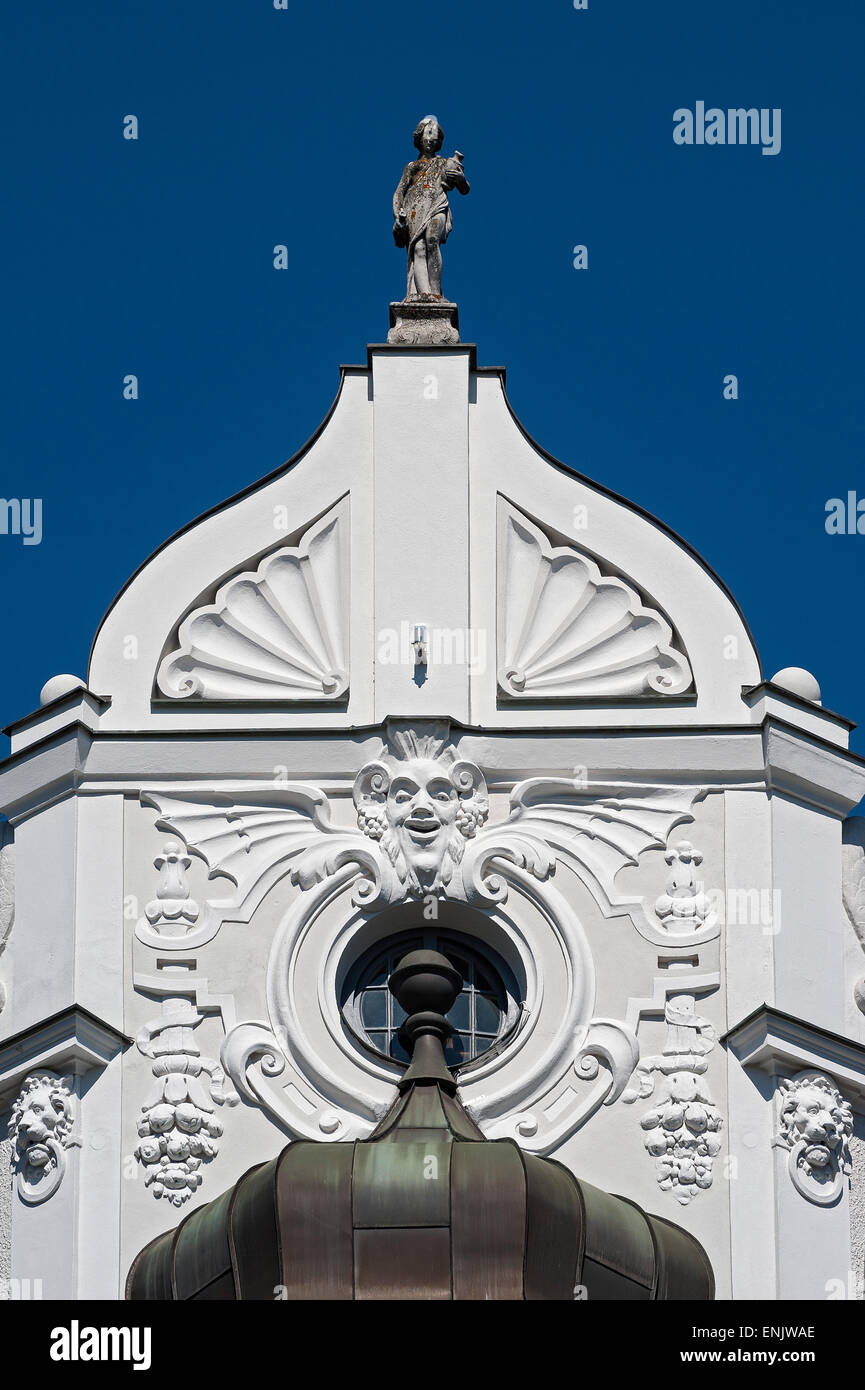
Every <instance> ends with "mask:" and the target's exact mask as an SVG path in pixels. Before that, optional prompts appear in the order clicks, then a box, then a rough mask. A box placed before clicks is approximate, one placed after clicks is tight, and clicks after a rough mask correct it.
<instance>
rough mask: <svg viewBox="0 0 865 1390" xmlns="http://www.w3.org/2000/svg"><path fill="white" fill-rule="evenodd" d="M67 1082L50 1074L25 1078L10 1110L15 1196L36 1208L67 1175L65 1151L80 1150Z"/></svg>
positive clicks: (39, 1073)
mask: <svg viewBox="0 0 865 1390" xmlns="http://www.w3.org/2000/svg"><path fill="white" fill-rule="evenodd" d="M74 1123H75V1115H74V1110H73V1100H72V1090H71V1087H70V1083H69V1080H68V1078H61V1077H59V1076H55V1075H53V1074H52V1073H50V1072H38V1073H37V1074H35V1075H33V1076H28V1077H27V1078H26V1079H25V1081H24V1084H23V1086H22V1087H21V1090H20V1091H19V1093H18V1097H17V1099H16V1101H15V1103H14V1105H13V1106H12V1113H11V1116H10V1121H9V1136H10V1138H11V1139H12V1141H13V1151H12V1161H13V1164H14V1166H15V1169H16V1172H17V1186H18V1194H19V1196H20V1197H21V1200H22V1201H23V1202H27V1203H28V1204H29V1205H31V1206H35V1205H36V1204H37V1203H39V1202H44V1201H45V1200H46V1199H47V1198H48V1197H51V1196H52V1195H53V1194H54V1193H55V1192H56V1191H57V1189H58V1187H59V1186H60V1184H61V1182H62V1181H63V1176H64V1174H65V1172H66V1150H67V1149H69V1148H71V1147H73V1146H75V1147H80V1143H81V1141H80V1139H78V1138H77V1137H75V1136H74V1135H73V1132H72V1131H73V1126H74Z"/></svg>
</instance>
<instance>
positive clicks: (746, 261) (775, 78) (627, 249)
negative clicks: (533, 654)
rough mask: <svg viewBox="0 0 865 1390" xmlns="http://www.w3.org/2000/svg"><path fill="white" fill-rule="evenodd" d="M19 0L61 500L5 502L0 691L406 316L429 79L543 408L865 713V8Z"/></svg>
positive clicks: (456, 236)
mask: <svg viewBox="0 0 865 1390" xmlns="http://www.w3.org/2000/svg"><path fill="white" fill-rule="evenodd" d="M16 10H17V13H13V14H10V13H8V12H7V16H6V19H5V26H4V27H5V30H6V43H5V44H4V54H3V58H2V64H3V70H2V79H3V80H2V86H0V90H2V97H0V101H2V106H3V127H4V133H5V140H4V181H5V185H6V189H5V191H6V205H7V215H6V218H5V226H4V241H5V254H4V260H5V267H6V272H7V275H6V285H5V293H4V301H5V303H4V308H5V311H6V312H5V332H4V339H5V348H6V352H5V354H4V356H5V365H4V369H3V386H4V390H3V401H2V432H0V437H2V443H3V450H2V455H0V458H2V465H0V496H2V497H4V498H7V499H8V498H41V499H42V508H43V511H42V540H41V543H40V544H39V545H24V544H23V537H21V536H13V535H3V534H0V583H2V593H3V598H4V602H3V652H4V658H5V659H4V662H3V668H2V679H0V723H7V722H9V721H10V720H12V719H15V718H18V717H19V716H21V715H23V714H25V713H26V712H28V711H29V710H31V709H32V708H34V707H35V705H36V704H37V701H38V695H39V689H40V687H41V685H42V684H43V682H44V681H45V680H46V679H47V678H48V677H49V676H51V675H53V674H55V673H57V672H60V671H71V672H74V673H77V674H81V675H83V674H84V673H85V669H86V662H87V654H88V650H89V646H90V641H91V639H92V636H93V633H94V632H95V630H96V627H97V625H98V623H99V620H100V618H101V616H102V614H103V612H104V611H105V609H106V608H107V607H108V606H109V604H110V602H111V600H112V598H113V596H114V594H115V593H116V592H117V590H118V589H119V588H120V587H121V585H122V584H123V583H124V581H125V580H126V578H127V577H128V576H129V574H131V573H132V571H133V570H134V569H135V568H136V567H137V566H138V564H139V563H140V562H141V561H142V560H143V559H144V558H145V557H146V556H147V555H148V554H149V553H150V551H151V550H153V549H154V548H155V547H156V546H157V545H158V544H159V543H160V542H161V541H162V540H163V539H164V538H165V537H167V536H168V535H169V534H171V533H172V532H173V531H175V530H176V529H177V528H178V527H180V526H181V525H183V524H184V523H185V522H187V521H188V520H189V519H190V518H192V517H194V516H196V515H197V514H198V513H200V512H201V511H203V510H205V509H206V508H208V507H210V506H212V505H213V504H214V503H216V502H218V501H219V500H220V499H222V498H224V497H227V496H229V495H230V494H232V493H233V492H235V491H237V490H238V489H240V488H241V487H244V486H245V485H247V484H248V483H249V482H251V481H253V480H255V479H256V478H258V477H260V476H262V475H264V474H265V473H268V472H270V471H271V470H272V469H273V468H275V467H277V466H278V465H279V464H280V463H281V462H282V461H283V460H284V459H285V458H287V457H289V456H290V455H292V454H293V453H294V452H295V451H296V450H297V448H298V447H299V446H300V445H301V444H302V443H303V441H304V440H305V439H306V438H307V437H308V436H309V435H310V434H311V433H312V431H313V430H314V429H315V428H316V426H317V425H318V424H319V422H320V421H321V419H322V417H323V416H324V415H325V413H326V411H327V409H328V407H329V405H330V403H331V400H332V398H333V396H334V394H335V391H336V387H337V381H338V373H337V367H338V364H339V363H340V362H359V361H363V360H364V358H365V345H366V343H367V342H370V341H371V342H379V341H382V340H383V338H384V336H385V333H386V329H387V305H388V302H389V300H391V299H397V298H400V297H401V295H402V293H403V283H404V281H403V277H404V256H403V253H402V252H399V251H397V250H396V249H395V247H394V246H393V243H392V239H391V212H390V199H391V195H392V192H393V188H394V185H395V184H396V181H397V179H398V177H399V174H400V172H401V170H402V167H403V165H404V163H405V162H406V160H407V159H408V158H409V157H410V156H411V153H412V148H411V132H412V130H413V128H414V126H415V124H416V122H417V120H418V119H419V117H420V116H422V115H424V114H426V113H427V112H429V111H433V112H435V113H436V114H437V115H438V116H439V118H440V120H441V122H442V125H443V126H444V129H445V134H446V152H448V153H449V152H450V151H451V150H452V149H453V148H454V147H458V148H459V149H460V150H461V151H463V152H464V154H465V167H466V172H467V175H468V177H469V178H470V180H471V183H472V193H471V197H470V198H469V199H467V200H465V201H463V200H456V201H457V206H456V208H455V228H454V233H453V236H452V238H451V240H450V241H449V243H448V246H447V248H446V258H445V277H444V289H445V292H446V293H447V294H449V295H450V297H452V298H456V299H457V300H458V301H459V304H460V321H461V330H462V335H463V338H464V339H465V340H467V341H474V342H476V343H477V344H478V356H479V360H480V361H481V362H482V363H486V364H500V363H504V364H506V365H507V367H508V388H509V394H510V397H511V400H512V403H513V405H514V408H515V410H516V412H517V414H518V415H519V417H520V418H521V420H522V421H523V423H524V425H525V426H526V428H527V429H528V430H529V431H530V432H531V434H532V435H534V437H535V438H536V439H537V440H538V441H539V442H540V443H541V444H542V445H543V446H544V447H545V448H546V449H548V450H549V451H550V452H551V453H552V454H554V455H555V456H557V457H558V458H560V459H562V460H563V461H564V462H566V463H568V464H571V465H573V466H574V467H575V468H578V469H579V470H580V471H581V472H583V473H585V474H587V475H588V476H589V477H591V478H594V479H596V480H598V481H599V482H601V483H603V484H605V485H606V486H607V487H610V488H612V489H614V490H615V491H617V492H620V493H622V494H624V495H625V496H626V497H629V498H631V499H633V500H634V501H635V502H638V503H640V504H641V505H642V506H644V507H646V508H648V509H649V510H650V511H652V512H654V513H655V514H656V515H658V516H660V517H661V518H663V519H664V520H665V521H666V522H667V523H668V524H669V525H670V526H672V527H673V528H674V529H675V530H677V531H678V532H679V533H680V534H682V535H683V536H684V537H685V538H686V539H687V540H688V541H689V542H690V543H691V544H692V545H694V546H695V548H696V549H697V550H699V551H700V552H701V554H703V555H704V556H705V557H706V559H707V560H708V561H709V563H710V564H712V565H713V566H714V567H715V568H716V569H717V570H718V571H719V573H720V574H721V576H722V578H723V579H724V580H725V582H726V583H727V584H728V585H729V587H730V588H731V589H732V591H733V593H734V595H735V596H736V598H737V599H738V601H739V602H740V604H741V606H742V608H743V610H744V612H745V615H746V617H747V619H748V621H749V622H750V625H751V628H752V630H753V632H754V635H755V638H756V641H757V644H758V647H759V649H760V653H761V656H762V659H763V666H764V671H765V673H766V674H767V675H771V674H772V673H773V672H774V671H776V670H777V669H778V668H780V667H782V666H787V665H802V666H805V667H807V668H809V669H810V670H812V671H813V672H814V673H815V674H816V676H817V677H818V679H819V681H820V683H821V685H822V688H823V698H824V703H825V704H826V705H827V706H828V707H829V708H831V709H835V710H838V711H840V712H841V713H844V714H846V715H847V716H849V717H850V718H853V719H857V718H858V719H861V720H863V721H865V691H863V679H862V678H863V669H865V653H863V645H865V644H863V642H862V639H861V635H860V626H861V620H860V613H859V610H860V605H861V598H860V591H861V588H862V578H863V574H865V535H862V536H859V535H829V534H827V532H826V529H825V519H826V510H825V509H826V502H827V500H828V499H829V498H831V497H842V498H846V497H847V494H848V492H850V491H851V490H852V491H857V490H858V494H859V495H861V496H862V497H863V498H865V469H863V465H862V459H863V439H862V435H863V429H865V425H863V418H862V412H861V409H860V408H859V396H860V393H861V382H862V377H863V338H862V319H863V292H862V269H861V267H862V253H861V247H862V244H863V225H862V220H863V219H862V192H861V183H862V174H861V170H862V139H863V89H862V81H861V53H862V50H863V40H865V7H862V6H858V5H853V4H850V3H846V4H840V3H837V0H835V2H834V3H833V2H831V0H830V2H829V3H822V4H820V5H819V6H818V5H815V4H813V3H804V0H798V3H797V0H785V3H780V0H760V3H759V4H756V5H755V4H754V2H753V0H728V3H726V4H725V5H723V6H717V5H715V6H710V5H702V4H701V5H692V6H686V5H672V4H669V3H663V2H662V0H656V2H655V3H651V2H650V0H588V9H586V10H585V11H576V10H575V9H574V8H573V3H572V0H541V3H540V4H535V5H517V4H515V3H509V2H507V0H498V3H495V4H493V3H488V0H472V3H471V4H469V5H466V4H458V5H457V4H453V3H450V0H443V2H442V3H439V4H437V5H435V6H414V7H409V6H406V5H397V4H395V3H391V2H390V0H376V3H375V4H374V5H365V6H364V5H359V4H349V3H347V2H346V0H336V2H335V3H330V4H327V3H322V4H318V5H301V4H299V3H297V0H289V9H288V10H285V11H283V10H276V9H274V6H273V0H231V3H229V2H228V0H211V3H209V4H207V5H192V4H189V3H187V0H174V3H173V4H169V3H164V2H163V3H159V0H155V3H151V4H148V5H138V6H132V5H117V4H116V3H111V4H109V3H102V0H89V3H88V4H87V5H86V6H84V7H81V6H73V5H69V4H60V3H56V0H50V2H49V3H42V4H39V5H37V6H30V7H26V6H24V5H23V4H19V5H18V6H16ZM82 11H83V13H82ZM697 101H704V102H705V104H706V106H707V107H712V106H717V107H719V108H722V109H727V108H730V107H740V106H744V107H766V108H773V109H774V108H780V109H781V112H782V125H781V131H782V142H781V150H780V153H778V154H777V155H775V156H765V155H762V154H761V150H760V148H759V147H753V146H747V147H739V146H712V147H710V146H707V145H703V146H698V145H693V146H681V145H676V144H675V143H674V141H673V138H672V134H673V112H674V111H675V110H676V109H677V108H683V107H688V108H690V109H692V110H693V109H694V107H695V104H696V102H697ZM128 114H134V115H136V116H137V117H138V121H139V138H138V140H137V141H130V140H124V139H123V117H124V116H125V115H128ZM578 243H579V244H585V245H586V246H587V247H588V260H589V264H588V269H587V270H584V271H577V270H575V269H574V268H573V264H572V262H573V250H572V248H573V247H574V246H575V245H576V244H578ZM276 244H285V245H286V246H287V247H288V249H289V256H290V268H289V269H288V270H285V271H277V270H275V269H274V267H273V247H274V246H275V245H276ZM128 373H135V374H136V375H137V377H138V379H139V399H138V400H137V401H127V400H124V399H123V379H124V377H125V376H126V374H128ZM729 373H734V374H735V375H736V376H737V377H738V383H739V398H738V400H735V401H728V400H725V399H724V398H723V380H724V377H725V375H727V374H729ZM863 525H865V523H863ZM852 746H853V747H854V748H855V749H856V750H857V751H859V752H861V753H865V734H863V733H861V732H858V731H857V733H856V734H854V736H853V745H852Z"/></svg>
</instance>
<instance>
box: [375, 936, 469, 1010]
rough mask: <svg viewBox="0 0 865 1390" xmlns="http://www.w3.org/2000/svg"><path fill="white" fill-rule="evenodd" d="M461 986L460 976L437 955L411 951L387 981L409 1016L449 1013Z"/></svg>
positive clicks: (444, 958) (430, 952)
mask: <svg viewBox="0 0 865 1390" xmlns="http://www.w3.org/2000/svg"><path fill="white" fill-rule="evenodd" d="M462 984H463V979H462V975H461V974H460V972H459V971H458V970H455V969H454V967H453V966H452V965H451V963H450V961H449V960H448V958H447V956H443V955H441V954H440V953H439V952H438V951H409V953H408V955H406V956H403V958H402V960H401V961H400V963H399V965H398V966H397V967H396V969H395V970H394V971H393V972H392V974H391V976H390V979H389V980H388V987H389V989H390V992H391V994H392V995H393V996H394V998H395V999H396V1000H397V1002H398V1003H399V1004H401V1005H402V1007H403V1008H404V1009H405V1011H406V1013H407V1014H409V1015H411V1014H418V1013H437V1014H446V1013H448V1012H449V1011H450V1010H451V1009H452V1008H453V1006H454V1000H455V999H456V997H457V995H458V994H459V992H460V990H461V989H462Z"/></svg>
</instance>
